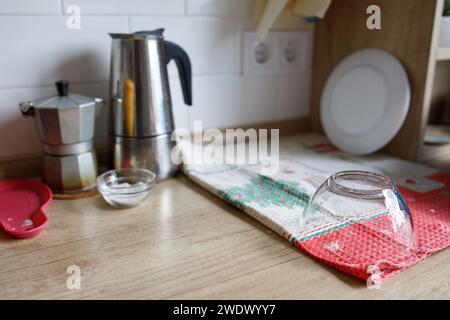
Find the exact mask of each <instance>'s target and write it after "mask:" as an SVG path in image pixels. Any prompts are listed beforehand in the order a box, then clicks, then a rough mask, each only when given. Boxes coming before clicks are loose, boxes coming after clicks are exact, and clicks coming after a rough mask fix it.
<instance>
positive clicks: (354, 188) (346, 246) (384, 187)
mask: <svg viewBox="0 0 450 320" xmlns="http://www.w3.org/2000/svg"><path fill="white" fill-rule="evenodd" d="M344 229H345V231H344ZM340 230H343V232H340ZM294 235H295V237H296V238H297V239H298V240H299V241H300V242H302V241H307V240H309V239H315V245H317V246H319V247H321V248H322V249H324V251H328V253H327V254H331V255H332V256H333V257H335V258H336V259H341V260H342V261H345V262H346V263H347V264H349V265H351V264H355V265H362V264H370V265H373V266H377V267H379V268H380V269H383V268H384V269H389V268H393V267H394V268H401V267H407V266H409V265H410V264H411V263H412V261H415V255H416V250H417V247H416V237H415V232H414V227H413V222H412V219H411V214H410V211H409V208H408V206H407V204H406V202H405V200H404V199H403V197H402V196H401V194H400V192H399V191H398V190H397V188H396V187H395V185H394V184H393V183H392V181H391V180H390V179H389V178H388V177H385V176H382V175H379V174H375V173H370V172H362V171H345V172H339V173H336V174H334V175H332V176H331V177H329V178H328V179H327V180H326V181H325V182H324V183H323V184H322V186H321V187H320V188H319V189H318V190H317V191H316V193H315V194H314V196H313V197H312V198H311V200H310V202H309V205H308V207H307V208H306V210H304V212H303V213H302V214H300V217H299V222H298V225H297V229H296V231H295V232H294Z"/></svg>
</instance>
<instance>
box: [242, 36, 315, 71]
mask: <svg viewBox="0 0 450 320" xmlns="http://www.w3.org/2000/svg"><path fill="white" fill-rule="evenodd" d="M311 39H312V36H311V32H309V31H286V32H270V33H269V34H268V35H267V37H266V39H265V40H263V41H262V40H260V39H259V38H258V36H257V35H256V33H255V32H245V33H244V63H243V64H244V75H260V74H292V73H302V72H305V71H306V70H308V69H309V67H310V65H311V48H312V43H311Z"/></svg>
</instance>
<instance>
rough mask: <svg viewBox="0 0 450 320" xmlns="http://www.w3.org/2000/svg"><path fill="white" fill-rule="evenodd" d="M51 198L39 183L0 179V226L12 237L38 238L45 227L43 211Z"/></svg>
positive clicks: (49, 193)
mask: <svg viewBox="0 0 450 320" xmlns="http://www.w3.org/2000/svg"><path fill="white" fill-rule="evenodd" d="M52 198H53V194H52V192H51V190H50V188H49V187H48V186H47V185H45V184H44V183H42V182H40V181H39V180H33V179H12V180H0V226H1V227H2V228H3V229H4V230H5V231H6V232H7V233H9V234H10V235H12V236H13V237H16V238H21V239H26V238H32V237H35V236H37V235H39V234H40V233H41V232H42V230H43V229H44V227H45V226H46V225H47V222H48V218H47V216H46V215H45V213H44V209H45V208H46V207H47V206H48V204H49V203H50V202H51V201H52Z"/></svg>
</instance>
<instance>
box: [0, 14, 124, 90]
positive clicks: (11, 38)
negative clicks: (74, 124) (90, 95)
mask: <svg viewBox="0 0 450 320" xmlns="http://www.w3.org/2000/svg"><path fill="white" fill-rule="evenodd" d="M127 28H128V27H127V19H126V18H123V17H83V18H82V22H81V29H80V30H69V29H67V28H66V18H65V17H62V16H61V17H57V16H55V17H53V16H50V17H23V16H21V17H16V16H14V17H12V16H11V17H1V16H0V39H1V40H0V41H2V49H1V50H0V70H2V76H1V77H0V88H4V87H30V86H43V85H49V84H52V83H53V82H54V81H55V79H62V78H65V79H67V80H70V81H73V82H78V83H79V82H93V81H104V80H107V79H108V77H109V55H110V46H111V40H110V37H109V36H108V32H126V31H127ZM12 30H14V32H13V33H11V31H12Z"/></svg>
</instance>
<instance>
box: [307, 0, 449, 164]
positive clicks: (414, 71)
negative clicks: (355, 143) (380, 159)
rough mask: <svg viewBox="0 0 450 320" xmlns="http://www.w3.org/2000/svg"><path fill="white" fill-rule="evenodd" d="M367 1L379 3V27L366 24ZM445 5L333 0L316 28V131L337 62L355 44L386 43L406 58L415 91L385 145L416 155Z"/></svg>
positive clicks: (419, 0)
mask: <svg viewBox="0 0 450 320" xmlns="http://www.w3.org/2000/svg"><path fill="white" fill-rule="evenodd" d="M369 5H378V6H379V7H380V8H381V21H382V29H381V30H369V29H367V28H366V19H367V17H368V15H367V14H366V10H367V7H368V6H369ZM442 6H443V1H442V0H395V1H392V0H335V1H333V3H332V5H331V6H330V9H329V11H328V12H327V14H326V16H325V18H324V19H323V20H319V21H318V23H317V25H316V29H315V37H314V59H313V61H314V62H313V76H312V96H311V99H312V101H311V102H312V105H311V110H312V112H311V118H312V125H313V129H314V131H316V132H321V131H322V128H321V122H320V98H321V94H322V91H323V88H324V85H325V82H326V80H327V78H328V76H329V74H330V73H331V71H332V70H333V68H334V67H335V66H336V65H337V64H338V63H339V62H340V61H342V60H343V59H344V58H345V57H346V56H348V55H349V54H351V53H353V52H355V51H357V50H361V49H366V48H379V49H384V50H387V51H388V52H390V53H392V54H393V55H394V56H396V57H397V58H398V59H399V60H400V61H401V62H402V64H403V65H404V67H405V69H406V71H407V73H408V77H409V80H410V84H411V91H412V97H411V105H410V110H409V113H408V116H407V118H406V121H405V123H404V125H403V127H402V129H401V130H400V132H399V133H398V134H397V135H396V137H395V138H394V139H393V140H392V141H391V143H389V145H388V146H387V147H386V148H385V149H384V151H385V152H386V153H388V154H391V155H394V156H398V157H401V158H405V159H410V160H415V159H417V157H418V153H419V149H420V145H421V141H422V138H423V134H424V131H423V129H424V126H425V124H426V121H427V120H428V119H427V118H428V108H429V104H430V101H431V91H432V86H433V84H432V82H433V77H434V66H435V62H436V59H435V57H436V54H437V53H436V45H437V34H438V32H437V30H438V26H439V23H438V22H439V20H440V19H439V17H440V15H441V10H442Z"/></svg>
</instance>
